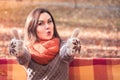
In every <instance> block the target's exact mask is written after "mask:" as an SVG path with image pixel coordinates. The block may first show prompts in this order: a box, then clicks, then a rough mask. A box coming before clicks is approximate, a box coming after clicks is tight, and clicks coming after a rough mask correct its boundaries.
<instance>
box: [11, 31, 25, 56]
mask: <svg viewBox="0 0 120 80" xmlns="http://www.w3.org/2000/svg"><path fill="white" fill-rule="evenodd" d="M12 32H13V35H14V37H15V38H14V39H12V40H11V42H10V45H9V53H10V55H14V56H17V57H19V56H21V55H23V49H24V48H23V40H21V39H20V37H19V34H18V31H17V30H16V29H13V31H12Z"/></svg>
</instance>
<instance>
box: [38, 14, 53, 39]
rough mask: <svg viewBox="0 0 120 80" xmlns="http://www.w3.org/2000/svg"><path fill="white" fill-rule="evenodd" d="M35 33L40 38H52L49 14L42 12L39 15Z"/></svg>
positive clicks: (51, 22) (51, 24) (51, 23)
mask: <svg viewBox="0 0 120 80" xmlns="http://www.w3.org/2000/svg"><path fill="white" fill-rule="evenodd" d="M36 33H37V36H38V38H39V39H40V40H49V39H52V37H53V33H54V24H53V21H52V18H51V16H50V15H49V14H48V13H46V12H44V13H42V14H41V15H40V17H39V20H38V24H37V29H36Z"/></svg>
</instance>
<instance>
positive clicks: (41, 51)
mask: <svg viewBox="0 0 120 80" xmlns="http://www.w3.org/2000/svg"><path fill="white" fill-rule="evenodd" d="M59 43H60V41H59V39H58V38H53V39H51V40H49V41H40V42H36V43H33V44H30V45H28V50H29V52H30V53H31V57H32V59H33V60H34V61H36V62H37V63H39V64H48V63H49V62H50V61H51V60H52V59H53V58H54V57H55V56H56V54H57V53H58V51H59Z"/></svg>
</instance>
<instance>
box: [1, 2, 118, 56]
mask: <svg viewBox="0 0 120 80" xmlns="http://www.w3.org/2000/svg"><path fill="white" fill-rule="evenodd" d="M37 7H41V8H47V9H48V10H49V11H50V12H51V13H52V14H53V16H54V18H55V21H56V25H57V29H58V32H59V34H60V36H61V37H62V39H63V40H67V39H68V38H69V37H70V35H71V34H72V31H73V29H75V28H79V29H80V34H79V38H80V40H81V46H82V48H81V55H80V57H98V58H99V57H116V58H117V57H120V0H0V58H2V57H8V58H9V57H11V56H10V55H9V53H8V45H9V43H10V40H11V39H12V38H13V36H12V35H11V29H12V28H17V29H18V30H19V32H20V34H21V36H22V37H23V35H24V34H23V29H24V25H25V21H26V18H27V16H28V14H29V12H30V11H31V10H33V9H34V8H37Z"/></svg>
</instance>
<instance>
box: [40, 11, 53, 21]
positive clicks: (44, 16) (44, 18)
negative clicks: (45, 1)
mask: <svg viewBox="0 0 120 80" xmlns="http://www.w3.org/2000/svg"><path fill="white" fill-rule="evenodd" d="M48 19H51V16H50V15H49V14H48V13H46V12H44V13H41V15H40V16H39V21H41V20H42V21H43V20H48Z"/></svg>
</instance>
